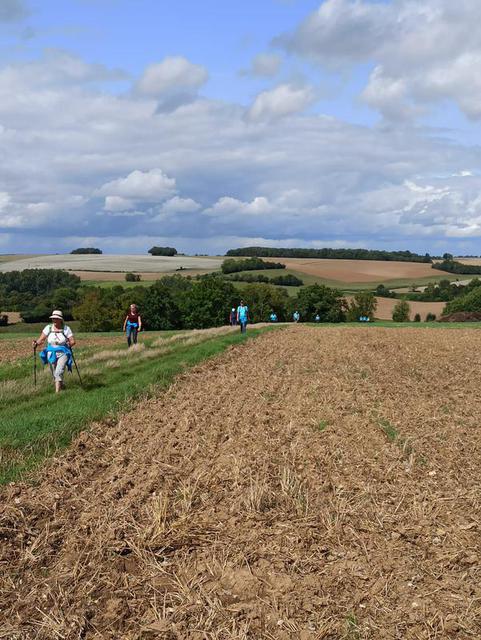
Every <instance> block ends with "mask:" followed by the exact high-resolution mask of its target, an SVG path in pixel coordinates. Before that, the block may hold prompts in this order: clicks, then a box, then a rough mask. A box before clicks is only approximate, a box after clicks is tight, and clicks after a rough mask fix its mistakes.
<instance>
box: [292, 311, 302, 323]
mask: <svg viewBox="0 0 481 640" xmlns="http://www.w3.org/2000/svg"><path fill="white" fill-rule="evenodd" d="M292 318H293V320H294V322H299V320H300V319H301V314H300V313H299V311H297V310H296V311H294V313H293V314H292Z"/></svg>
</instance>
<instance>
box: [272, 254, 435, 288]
mask: <svg viewBox="0 0 481 640" xmlns="http://www.w3.org/2000/svg"><path fill="white" fill-rule="evenodd" d="M279 260H280V261H281V262H283V263H284V264H286V266H287V268H288V269H295V270H296V271H299V272H300V273H306V274H308V275H312V276H317V277H319V278H326V279H327V280H338V281H339V282H349V283H353V282H383V281H388V280H396V279H400V278H413V279H415V278H429V277H436V276H438V275H439V274H438V272H435V271H433V269H432V268H431V265H430V264H428V263H422V262H391V261H382V260H330V259H326V260H325V259H319V258H311V259H304V258H279Z"/></svg>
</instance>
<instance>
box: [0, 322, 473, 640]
mask: <svg viewBox="0 0 481 640" xmlns="http://www.w3.org/2000/svg"><path fill="white" fill-rule="evenodd" d="M480 351H481V334H480V333H478V332H474V331H463V330H459V331H457V332H456V340H453V333H452V332H449V330H443V329H439V330H436V331H427V330H423V329H414V328H413V329H411V330H409V331H405V330H397V329H383V328H378V329H376V330H372V328H363V327H359V328H357V327H355V328H350V327H338V328H309V327H303V326H296V327H291V328H288V329H285V330H284V331H280V332H273V333H268V334H265V335H264V336H262V337H260V338H258V339H257V340H255V341H252V342H248V343H247V344H245V345H242V346H240V347H234V348H231V350H230V351H228V352H227V353H225V354H224V355H223V356H221V357H219V358H218V359H217V360H215V361H213V362H209V363H206V364H204V365H202V366H199V367H198V368H196V369H194V370H192V371H191V372H189V373H187V374H186V375H184V376H182V377H181V378H179V379H178V380H177V382H176V383H175V384H174V385H173V386H172V387H171V388H170V389H169V390H168V391H167V392H165V393H163V394H162V395H161V396H160V397H159V398H158V399H154V400H149V401H147V402H145V403H143V405H142V406H140V407H139V408H137V409H136V410H134V411H132V412H131V413H129V414H128V415H125V416H123V418H122V419H121V420H120V421H119V422H117V423H115V424H111V425H106V424H102V425H98V426H96V427H94V428H93V429H92V430H91V431H90V432H88V433H84V434H81V435H80V436H79V438H78V439H77V440H76V441H75V443H74V444H73V446H72V447H71V448H70V449H69V450H68V451H67V452H66V453H65V454H64V455H62V456H60V457H59V458H58V459H56V460H54V461H52V462H51V463H50V464H49V465H48V467H46V468H45V469H44V471H43V472H42V474H41V476H40V478H39V482H38V484H37V485H36V486H28V485H25V484H16V485H11V486H8V487H6V488H4V489H3V492H2V495H1V496H0V498H1V505H2V506H1V507H0V527H1V529H0V535H1V538H2V545H1V546H0V567H1V572H2V575H1V576H0V605H1V608H0V620H1V623H0V624H1V626H0V629H1V632H0V637H8V638H11V639H20V638H21V639H22V640H27V639H33V638H35V639H39V640H44V639H45V640H47V639H48V640H52V639H53V638H65V639H68V640H70V639H72V640H73V639H77V638H85V639H87V640H93V639H96V640H100V639H102V640H104V639H112V640H113V639H115V640H118V639H125V640H134V639H135V640H137V639H139V640H140V639H142V640H144V639H150V638H167V639H169V638H172V639H173V638H178V639H187V640H190V639H192V640H194V639H195V640H197V639H199V640H200V639H209V640H210V639H234V638H235V639H239V638H256V639H257V638H267V639H269V638H271V639H296V640H297V639H301V640H307V639H313V640H314V639H316V640H317V639H318V638H329V639H332V640H334V639H336V640H337V639H341V638H345V639H349V640H352V639H357V640H359V639H368V638H369V639H373V640H383V639H393V640H394V639H396V640H411V639H412V640H414V639H416V640H421V639H423V640H424V639H425V640H428V639H430V640H431V639H434V638H457V639H463V640H464V639H467V638H479V637H481V604H480V603H481V586H480V579H481V569H480V566H481V565H480V533H481V531H480V528H481V511H480V489H479V487H480V485H481V436H480V433H479V415H480V414H481V396H480V394H479V388H480V384H481V379H480V378H481V374H480V368H479V362H478V358H477V356H476V354H477V353H479V352H480ZM2 634H3V636H2Z"/></svg>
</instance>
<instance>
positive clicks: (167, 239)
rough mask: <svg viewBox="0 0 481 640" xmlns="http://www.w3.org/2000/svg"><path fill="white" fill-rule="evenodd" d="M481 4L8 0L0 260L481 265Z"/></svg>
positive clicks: (2, 76)
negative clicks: (296, 253) (312, 259)
mask: <svg viewBox="0 0 481 640" xmlns="http://www.w3.org/2000/svg"><path fill="white" fill-rule="evenodd" d="M480 20H481V3H480V2H479V0H457V2H456V3H453V2H452V0H423V2H419V1H418V0H323V1H321V0H243V1H242V2H237V1H236V0H229V1H228V2H226V0H202V2H199V1H198V0H176V2H175V3H174V2H167V1H166V0H135V1H134V0H0V253H62V252H66V251H70V250H72V249H73V248H76V247H79V246H94V247H100V248H101V249H102V250H103V251H104V252H105V253H145V251H147V250H148V249H149V248H150V247H151V246H153V245H168V246H174V247H176V248H177V250H178V251H182V252H185V253H191V254H194V253H210V254H215V253H223V252H225V251H226V250H227V249H229V248H234V247H241V246H248V245H265V246H279V247H281V246H282V247H298V246H303V247H365V248H372V249H375V248H377V249H393V250H396V249H409V250H411V251H417V252H420V253H425V252H429V253H431V254H433V255H439V254H442V253H444V252H446V251H448V252H450V253H455V254H457V255H470V254H473V255H478V254H481V146H480V143H481V133H480V124H481V30H479V28H478V27H477V25H478V24H479V22H480Z"/></svg>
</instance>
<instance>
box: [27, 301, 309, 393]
mask: <svg viewBox="0 0 481 640" xmlns="http://www.w3.org/2000/svg"><path fill="white" fill-rule="evenodd" d="M49 319H50V320H51V323H49V324H47V325H46V326H45V327H44V328H43V329H42V332H41V334H40V336H39V337H38V338H37V339H36V340H33V343H32V345H33V350H34V379H35V384H36V380H37V378H36V362H37V360H36V351H37V347H39V346H44V345H45V346H44V348H43V349H42V351H41V352H40V354H39V356H40V359H41V361H42V363H43V364H44V365H48V366H49V367H50V371H51V373H52V379H53V381H54V384H55V392H56V393H59V392H60V391H62V389H64V388H65V383H64V375H65V370H66V369H67V370H68V371H70V372H71V371H72V366H73V365H74V366H75V367H76V370H77V373H78V376H79V379H80V383H81V384H82V379H81V377H80V372H79V370H78V367H77V363H76V362H75V357H74V353H73V347H74V345H75V337H74V335H73V332H72V329H71V328H70V327H69V326H68V325H67V324H65V323H64V318H63V314H62V311H60V310H59V309H55V310H54V311H53V312H52V315H51V316H50V318H49ZM269 319H270V321H271V322H273V323H275V322H277V321H278V318H277V314H276V313H275V312H274V311H272V313H271V314H270V317H269ZM292 319H293V321H294V322H299V321H300V319H301V315H300V313H299V311H297V310H296V311H294V313H293V315H292ZM315 320H316V322H319V321H320V317H319V315H316V318H315ZM229 321H230V324H231V326H239V327H240V330H241V333H246V331H247V324H248V322H249V321H250V318H249V307H248V306H247V305H246V304H245V302H244V301H243V300H241V301H240V303H239V306H238V307H237V308H235V307H233V308H232V310H231V312H230V317H229ZM123 331H124V332H125V334H126V337H127V345H128V346H129V347H131V346H133V345H135V344H137V338H138V334H139V331H142V317H141V315H140V313H139V309H138V307H137V305H135V304H131V305H130V307H129V311H128V313H127V315H126V316H125V319H124V324H123Z"/></svg>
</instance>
